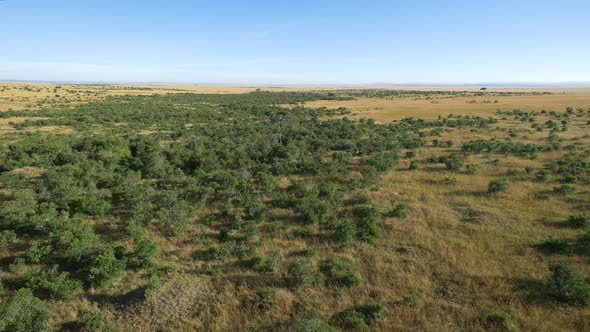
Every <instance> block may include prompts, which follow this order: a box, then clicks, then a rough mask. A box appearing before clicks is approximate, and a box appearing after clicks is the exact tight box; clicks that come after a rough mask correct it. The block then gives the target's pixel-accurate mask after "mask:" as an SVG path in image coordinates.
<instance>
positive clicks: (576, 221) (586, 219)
mask: <svg viewBox="0 0 590 332" xmlns="http://www.w3.org/2000/svg"><path fill="white" fill-rule="evenodd" d="M567 223H568V225H570V226H571V227H575V228H586V227H588V226H590V216H589V215H587V214H585V213H582V214H578V215H571V216H569V217H568V218H567Z"/></svg>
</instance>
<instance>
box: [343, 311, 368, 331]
mask: <svg viewBox="0 0 590 332" xmlns="http://www.w3.org/2000/svg"><path fill="white" fill-rule="evenodd" d="M339 321H340V324H339V325H340V326H341V327H342V328H344V329H349V330H354V331H370V330H371V329H370V328H369V325H367V323H366V322H365V317H364V315H363V314H362V313H360V312H358V311H356V310H350V311H345V312H343V313H342V314H341V315H340V319H339Z"/></svg>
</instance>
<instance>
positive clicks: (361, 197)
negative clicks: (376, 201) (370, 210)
mask: <svg viewBox="0 0 590 332" xmlns="http://www.w3.org/2000/svg"><path fill="white" fill-rule="evenodd" d="M371 203H373V200H372V199H371V197H369V195H367V194H365V193H356V194H354V195H352V197H350V198H349V199H348V204H351V205H362V204H371Z"/></svg>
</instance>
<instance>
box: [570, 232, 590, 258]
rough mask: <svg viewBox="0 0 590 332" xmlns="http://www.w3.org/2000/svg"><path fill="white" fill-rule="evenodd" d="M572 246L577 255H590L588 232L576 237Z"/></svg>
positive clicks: (589, 236)
mask: <svg viewBox="0 0 590 332" xmlns="http://www.w3.org/2000/svg"><path fill="white" fill-rule="evenodd" d="M574 246H575V251H576V253H577V254H580V255H590V231H587V232H585V233H582V234H580V235H578V237H577V238H576V243H575V245H574Z"/></svg>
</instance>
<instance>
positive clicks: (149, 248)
mask: <svg viewBox="0 0 590 332" xmlns="http://www.w3.org/2000/svg"><path fill="white" fill-rule="evenodd" d="M128 232H129V236H130V237H131V239H132V240H133V247H134V250H133V252H132V253H131V254H130V255H129V257H128V259H129V265H130V266H134V267H144V268H146V267H150V266H152V265H153V261H154V258H155V256H156V253H157V252H158V245H157V244H156V242H155V241H154V240H151V239H149V238H148V237H146V235H145V232H144V231H143V229H142V228H141V227H139V226H136V225H132V226H130V227H129V228H128Z"/></svg>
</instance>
